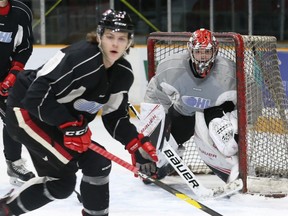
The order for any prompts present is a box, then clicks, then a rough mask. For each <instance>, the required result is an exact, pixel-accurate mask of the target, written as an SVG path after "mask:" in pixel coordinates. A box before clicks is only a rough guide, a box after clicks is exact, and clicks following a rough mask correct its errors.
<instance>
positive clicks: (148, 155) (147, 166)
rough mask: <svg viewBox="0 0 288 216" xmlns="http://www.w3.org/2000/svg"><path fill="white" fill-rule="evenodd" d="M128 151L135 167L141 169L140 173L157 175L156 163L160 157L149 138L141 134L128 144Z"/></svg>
mask: <svg viewBox="0 0 288 216" xmlns="http://www.w3.org/2000/svg"><path fill="white" fill-rule="evenodd" d="M126 149H127V150H128V152H129V153H130V154H131V157H132V163H133V165H134V166H136V167H137V168H139V171H140V172H143V173H145V174H146V175H148V176H151V175H153V174H155V173H156V164H155V163H154V162H157V161H158V157H157V154H156V149H155V147H154V146H153V144H152V143H151V142H150V138H149V137H146V136H144V135H143V134H139V135H138V137H137V138H135V139H133V140H131V141H130V142H129V143H128V144H127V146H126Z"/></svg>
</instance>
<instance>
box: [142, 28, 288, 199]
mask: <svg viewBox="0 0 288 216" xmlns="http://www.w3.org/2000/svg"><path fill="white" fill-rule="evenodd" d="M191 34H192V33H191V32H153V33H151V34H150V35H149V36H148V39H147V55H148V56H147V58H148V79H149V80H150V79H151V78H152V77H153V76H154V75H155V71H156V66H157V61H161V60H162V59H164V58H165V57H166V56H167V55H171V54H175V53H178V52H182V51H183V50H184V49H186V46H185V43H187V42H188V40H189V38H190V36H191ZM214 35H215V37H216V38H217V40H218V42H219V44H224V45H225V44H226V43H228V44H233V48H231V47H230V48H229V49H230V50H229V49H227V50H228V51H227V52H230V51H231V52H232V53H233V55H231V56H232V57H231V59H230V60H232V61H234V62H235V63H236V71H237V72H236V78H237V109H238V134H239V137H242V139H241V138H240V139H239V141H238V144H239V153H238V154H239V158H240V160H239V170H240V178H241V179H242V180H243V184H244V187H243V192H248V193H260V194H263V195H271V196H273V197H278V196H279V197H282V196H283V195H284V196H285V195H286V194H287V193H288V188H287V184H288V181H287V178H288V174H287V173H288V162H287V163H286V164H284V165H283V166H282V168H283V171H282V173H284V174H283V175H282V176H281V174H279V173H278V171H277V174H276V176H275V173H274V176H273V174H271V173H270V174H269V175H268V176H265V175H266V174H264V175H263V176H261V175H260V176H257V175H255V170H253V169H254V168H253V164H252V165H251V164H250V163H251V161H250V160H251V157H252V158H253V156H251V155H250V154H252V153H253V151H251V149H250V148H251V147H250V146H251V144H250V143H251V142H253V141H254V140H253V139H254V136H255V134H253V133H256V134H257V133H259V128H260V130H263V127H264V128H265V126H263V125H265V123H264V124H262V125H261V126H260V127H259V121H260V120H261V118H260V117H258V116H259V113H256V114H255V115H256V116H257V117H256V118H257V121H256V123H255V122H253V115H254V114H251V112H250V111H249V110H248V109H249V106H252V105H249V101H247V100H249V99H247V96H246V94H247V92H248V93H249V94H253V92H249V91H251V89H253V88H251V86H250V85H251V84H249V82H250V81H251V74H250V75H249V73H250V72H249V70H251V71H253V73H254V71H256V69H255V68H254V69H251V68H250V69H249V68H248V67H247V65H248V64H250V65H253V64H254V63H253V62H257V65H258V69H259V71H260V72H258V73H262V74H263V77H264V81H263V83H261V85H265V86H266V90H267V89H268V91H269V92H270V93H269V94H271V95H272V97H271V98H272V99H273V100H274V105H275V107H276V109H277V110H278V111H277V113H276V114H275V113H273V115H275V119H276V121H275V120H274V119H272V120H271V119H270V120H269V119H268V123H271V122H274V123H275V122H276V124H277V122H278V123H279V121H280V123H279V124H280V125H281V126H280V127H278V129H277V131H276V133H278V132H279V131H278V130H280V133H282V134H284V140H285V141H286V144H285V143H284V144H283V151H284V156H283V160H284V163H285V159H286V161H288V156H285V151H287V152H288V136H287V134H288V131H287V125H288V124H287V114H286V110H287V109H286V108H287V107H288V106H287V98H286V94H285V91H284V88H283V86H282V87H281V85H278V86H276V85H274V84H273V83H274V82H271V83H272V84H271V83H270V84H269V80H270V78H269V73H267V72H265V70H264V69H265V64H267V63H271V64H272V65H273V74H276V75H274V76H276V81H275V83H278V84H279V82H281V75H280V70H279V65H278V57H277V51H276V42H277V40H276V38H275V37H271V36H246V35H240V34H238V33H234V32H215V33H214ZM159 41H165V45H166V46H167V47H169V46H172V44H175V43H179V46H178V47H177V46H176V47H175V48H173V50H172V51H171V50H169V49H166V48H165V49H163V50H162V52H164V53H157V52H155V50H156V49H157V46H159V44H158V42H159ZM258 43H259V44H261V46H262V44H265V46H263V47H261V46H260V45H259V44H258ZM266 46H267V47H266ZM223 50H225V47H224V48H223ZM165 52H167V53H165ZM220 53H221V52H220ZM266 53H267V56H268V58H266V59H265V58H263V56H262V54H266ZM157 55H158V56H157ZM224 55H225V54H224ZM159 56H160V57H159ZM161 56H162V57H161ZM251 56H252V57H251ZM248 57H249V58H248ZM264 59H265V60H264ZM247 61H248V63H247ZM266 61H267V62H266ZM249 62H250V63H249ZM251 62H252V63H251ZM274 70H275V73H274ZM247 71H248V72H247ZM263 71H264V72H263ZM265 74H266V75H265ZM267 74H268V76H267ZM253 76H254V75H253ZM262 79H263V78H262ZM277 79H278V80H277ZM279 79H280V80H279ZM267 80H268V81H267ZM254 83H255V82H254ZM273 85H274V86H273ZM261 94H262V93H261ZM256 96H258V97H259V95H256ZM260 97H261V95H260ZM257 103H258V102H257ZM254 109H255V108H254ZM256 111H257V110H256ZM249 112H250V113H249ZM257 112H258V111H257ZM260 112H262V111H260ZM251 116H252V117H251ZM279 116H280V119H279ZM259 118H260V120H259ZM251 121H252V122H253V124H252V125H253V126H252V127H251ZM264 122H265V118H264ZM266 123H267V122H266ZM274 123H273V124H274ZM255 125H256V126H255ZM257 125H258V126H257ZM269 130H270V131H269ZM272 130H273V131H272V133H274V132H275V130H274V129H272ZM255 131H256V132H255ZM268 132H271V129H268ZM243 137H244V138H243ZM253 148H254V147H253ZM260 150H261V149H260ZM185 153H186V152H185ZM185 153H184V161H185ZM287 155H288V153H287ZM286 157H287V158H286ZM185 162H186V161H185ZM188 166H189V164H188ZM203 170H204V171H203V172H204V173H209V168H208V170H207V167H206V168H203ZM251 170H252V171H251ZM192 171H193V172H195V171H194V170H193V169H192ZM251 173H252V174H251ZM264 173H265V172H264ZM261 184H262V185H263V187H258V186H259V185H261ZM285 185H286V186H285Z"/></svg>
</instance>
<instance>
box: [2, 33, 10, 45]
mask: <svg viewBox="0 0 288 216" xmlns="http://www.w3.org/2000/svg"><path fill="white" fill-rule="evenodd" d="M11 41H12V32H3V31H0V42H2V43H10V42H11Z"/></svg>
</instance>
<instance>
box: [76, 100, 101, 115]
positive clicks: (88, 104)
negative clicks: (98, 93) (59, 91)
mask: <svg viewBox="0 0 288 216" xmlns="http://www.w3.org/2000/svg"><path fill="white" fill-rule="evenodd" d="M73 106H74V108H75V109H76V110H79V111H84V112H88V113H90V114H95V113H97V112H98V111H99V110H100V109H101V108H102V107H103V106H104V104H100V103H97V102H95V101H87V100H85V99H78V100H76V101H75V102H74V104H73Z"/></svg>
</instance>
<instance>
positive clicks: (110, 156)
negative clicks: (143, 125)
mask: <svg viewBox="0 0 288 216" xmlns="http://www.w3.org/2000/svg"><path fill="white" fill-rule="evenodd" d="M89 149H91V150H92V151H94V152H96V153H98V154H100V155H102V156H103V157H105V158H107V159H109V160H111V161H113V162H115V163H117V164H119V165H120V166H122V167H124V168H126V169H127V170H129V171H131V172H133V173H134V174H135V175H138V176H140V177H141V178H143V179H146V180H148V181H150V182H152V183H154V184H155V185H157V186H158V187H160V188H162V189H163V190H166V191H167V192H169V193H171V194H172V195H174V196H176V197H178V198H179V199H181V200H183V201H185V202H187V203H189V204H190V205H192V206H194V207H196V208H198V209H199V210H202V211H204V212H206V213H207V214H209V215H212V216H221V215H222V214H220V213H218V212H216V211H214V210H213V209H211V208H209V207H207V206H205V205H204V204H202V203H200V202H198V201H197V200H195V199H193V198H191V197H189V196H188V195H186V194H184V193H182V192H180V191H178V190H176V189H174V188H172V187H170V186H169V185H167V184H165V183H163V182H161V181H159V180H157V179H154V178H153V177H149V176H147V175H145V174H144V173H142V172H140V171H139V170H138V168H137V167H135V166H133V165H132V164H130V163H128V162H126V161H124V160H122V159H121V158H119V157H117V156H116V155H114V154H112V153H110V152H108V151H107V150H105V149H103V148H101V147H99V146H97V145H96V144H94V143H91V145H90V146H89Z"/></svg>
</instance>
